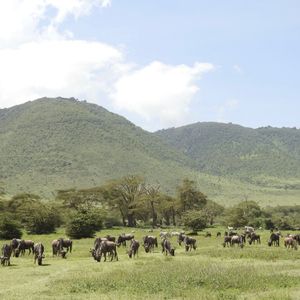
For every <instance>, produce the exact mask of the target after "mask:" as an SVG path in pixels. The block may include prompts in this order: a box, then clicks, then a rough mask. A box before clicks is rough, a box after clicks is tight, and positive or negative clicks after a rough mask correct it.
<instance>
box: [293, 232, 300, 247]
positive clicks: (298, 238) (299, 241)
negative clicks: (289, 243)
mask: <svg viewBox="0 0 300 300" xmlns="http://www.w3.org/2000/svg"><path fill="white" fill-rule="evenodd" d="M294 240H295V241H297V243H298V245H300V234H296V235H294Z"/></svg>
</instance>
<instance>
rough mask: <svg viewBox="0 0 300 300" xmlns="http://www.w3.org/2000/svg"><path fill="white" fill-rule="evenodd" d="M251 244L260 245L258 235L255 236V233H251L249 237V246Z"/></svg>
mask: <svg viewBox="0 0 300 300" xmlns="http://www.w3.org/2000/svg"><path fill="white" fill-rule="evenodd" d="M252 243H254V244H255V243H258V244H260V235H259V234H256V233H255V232H251V233H250V235H249V245H251V244H252Z"/></svg>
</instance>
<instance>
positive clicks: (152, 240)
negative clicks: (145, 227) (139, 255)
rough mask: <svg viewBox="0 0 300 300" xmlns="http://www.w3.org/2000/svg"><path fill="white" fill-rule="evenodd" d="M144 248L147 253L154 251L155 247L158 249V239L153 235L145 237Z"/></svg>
mask: <svg viewBox="0 0 300 300" xmlns="http://www.w3.org/2000/svg"><path fill="white" fill-rule="evenodd" d="M143 246H144V248H145V251H146V253H148V252H151V251H154V247H156V248H157V247H158V244H157V238H156V237H155V236H152V235H146V236H144V237H143Z"/></svg>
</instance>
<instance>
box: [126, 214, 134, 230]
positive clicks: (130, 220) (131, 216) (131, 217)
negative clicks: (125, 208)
mask: <svg viewBox="0 0 300 300" xmlns="http://www.w3.org/2000/svg"><path fill="white" fill-rule="evenodd" d="M127 220H128V227H135V225H136V222H135V218H134V214H128V216H127Z"/></svg>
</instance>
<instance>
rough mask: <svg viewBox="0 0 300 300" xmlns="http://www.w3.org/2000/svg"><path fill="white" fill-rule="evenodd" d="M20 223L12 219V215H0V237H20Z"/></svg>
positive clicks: (3, 238)
mask: <svg viewBox="0 0 300 300" xmlns="http://www.w3.org/2000/svg"><path fill="white" fill-rule="evenodd" d="M21 229H22V228H21V225H20V224H19V223H18V222H16V221H15V220H14V219H13V216H12V215H9V214H5V215H1V217H0V239H1V240H9V239H13V238H21V237H22V230H21Z"/></svg>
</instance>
